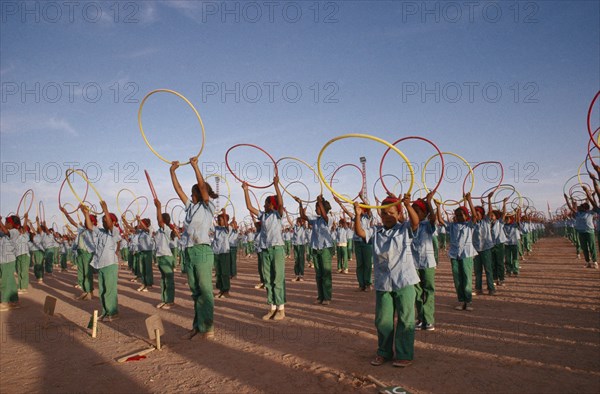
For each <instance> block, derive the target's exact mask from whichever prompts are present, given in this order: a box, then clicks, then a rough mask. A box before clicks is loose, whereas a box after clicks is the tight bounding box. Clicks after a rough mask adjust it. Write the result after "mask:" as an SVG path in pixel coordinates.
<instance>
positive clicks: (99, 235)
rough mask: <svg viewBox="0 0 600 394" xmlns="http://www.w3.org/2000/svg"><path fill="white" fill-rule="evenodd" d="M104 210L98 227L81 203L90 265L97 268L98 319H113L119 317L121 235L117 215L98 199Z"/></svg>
mask: <svg viewBox="0 0 600 394" xmlns="http://www.w3.org/2000/svg"><path fill="white" fill-rule="evenodd" d="M100 206H101V207H102V211H103V212H104V216H103V217H102V227H103V228H102V229H98V227H96V226H95V225H94V224H93V223H92V221H91V220H90V214H89V212H88V208H87V207H86V206H85V205H83V204H81V205H80V209H81V210H82V211H83V214H84V216H85V226H86V229H87V231H89V232H91V233H92V239H93V242H94V255H93V258H92V262H91V263H90V266H91V267H93V268H95V269H96V270H98V297H100V302H101V304H102V314H101V317H100V318H99V320H101V321H109V322H111V321H115V320H117V319H118V318H119V302H118V299H117V281H118V279H119V278H118V276H119V258H118V257H117V254H118V253H119V250H118V244H119V240H120V239H121V236H120V234H119V231H118V230H115V227H118V222H117V216H116V215H115V214H112V213H110V212H109V211H108V207H107V206H106V202H104V201H100Z"/></svg>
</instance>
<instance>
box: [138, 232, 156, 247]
mask: <svg viewBox="0 0 600 394" xmlns="http://www.w3.org/2000/svg"><path fill="white" fill-rule="evenodd" d="M149 231H150V230H149ZM152 250H154V239H152V236H151V235H150V232H145V231H140V232H139V234H138V251H139V252H148V251H152Z"/></svg>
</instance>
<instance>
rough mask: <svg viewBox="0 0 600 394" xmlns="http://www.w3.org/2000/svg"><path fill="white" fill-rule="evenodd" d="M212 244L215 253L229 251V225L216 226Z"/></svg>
mask: <svg viewBox="0 0 600 394" xmlns="http://www.w3.org/2000/svg"><path fill="white" fill-rule="evenodd" d="M211 246H212V250H213V253H214V254H224V253H229V231H228V229H227V227H222V226H215V235H214V238H213V241H212V245H211Z"/></svg>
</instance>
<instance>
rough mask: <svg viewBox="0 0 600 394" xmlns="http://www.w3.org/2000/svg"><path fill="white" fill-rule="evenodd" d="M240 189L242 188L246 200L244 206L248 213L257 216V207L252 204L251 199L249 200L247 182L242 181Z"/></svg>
mask: <svg viewBox="0 0 600 394" xmlns="http://www.w3.org/2000/svg"><path fill="white" fill-rule="evenodd" d="M242 189H243V190H244V199H245V200H246V208H248V211H249V212H250V214H251V215H252V216H254V217H258V209H256V208H254V206H252V201H251V200H250V193H249V191H248V184H247V183H246V182H242Z"/></svg>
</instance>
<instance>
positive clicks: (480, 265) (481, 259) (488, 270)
mask: <svg viewBox="0 0 600 394" xmlns="http://www.w3.org/2000/svg"><path fill="white" fill-rule="evenodd" d="M478 253H479V254H478V255H477V256H475V259H474V263H473V265H474V267H475V290H482V289H483V283H482V282H483V271H484V270H485V281H486V284H487V289H488V291H494V290H496V287H495V286H494V273H493V272H494V270H493V263H492V249H491V248H490V249H486V250H482V251H481V252H478Z"/></svg>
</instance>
